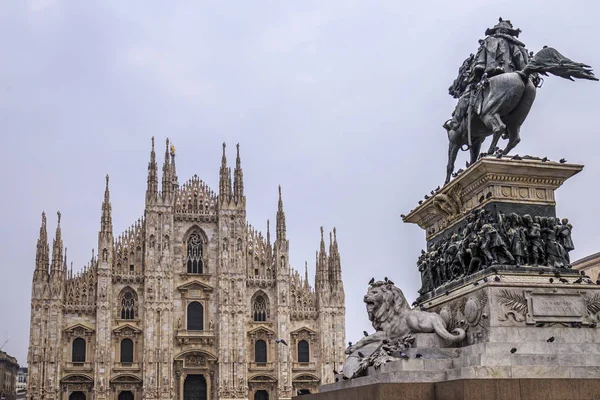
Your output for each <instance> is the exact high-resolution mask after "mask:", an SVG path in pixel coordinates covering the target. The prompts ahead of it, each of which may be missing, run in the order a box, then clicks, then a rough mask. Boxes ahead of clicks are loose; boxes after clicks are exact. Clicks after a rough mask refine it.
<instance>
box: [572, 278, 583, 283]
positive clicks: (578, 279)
mask: <svg viewBox="0 0 600 400" xmlns="http://www.w3.org/2000/svg"><path fill="white" fill-rule="evenodd" d="M581 282H583V278H577V279H576V280H575V282H573V283H581Z"/></svg>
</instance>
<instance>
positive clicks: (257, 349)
mask: <svg viewBox="0 0 600 400" xmlns="http://www.w3.org/2000/svg"><path fill="white" fill-rule="evenodd" d="M254 362H257V363H266V362H267V343H266V342H265V341H264V340H257V341H256V343H254Z"/></svg>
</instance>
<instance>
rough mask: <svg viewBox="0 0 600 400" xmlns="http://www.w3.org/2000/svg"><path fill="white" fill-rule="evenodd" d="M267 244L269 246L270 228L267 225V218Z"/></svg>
mask: <svg viewBox="0 0 600 400" xmlns="http://www.w3.org/2000/svg"><path fill="white" fill-rule="evenodd" d="M267 246H269V248H271V228H270V226H269V220H267Z"/></svg>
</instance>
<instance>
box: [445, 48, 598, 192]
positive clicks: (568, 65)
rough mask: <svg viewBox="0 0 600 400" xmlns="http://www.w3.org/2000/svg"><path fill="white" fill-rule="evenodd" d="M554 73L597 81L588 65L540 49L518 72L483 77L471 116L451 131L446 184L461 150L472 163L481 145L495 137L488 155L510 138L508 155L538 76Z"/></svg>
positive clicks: (531, 99) (470, 112)
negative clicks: (502, 139)
mask: <svg viewBox="0 0 600 400" xmlns="http://www.w3.org/2000/svg"><path fill="white" fill-rule="evenodd" d="M547 73H551V74H553V75H556V76H560V77H562V78H565V79H569V80H573V78H580V79H589V80H594V81H597V80H598V78H596V77H595V76H594V74H593V72H592V70H591V67H590V66H589V65H585V64H582V63H577V62H574V61H571V60H569V59H568V58H566V57H564V56H563V55H562V54H560V53H559V52H558V51H556V50H555V49H553V48H551V47H545V48H544V49H542V50H540V51H539V52H538V53H537V54H536V55H535V56H534V57H533V58H532V59H531V60H530V61H529V63H528V64H527V66H526V67H525V68H524V69H523V70H521V71H516V72H508V73H503V74H500V75H495V76H493V77H491V78H489V79H488V78H484V79H483V80H482V83H480V84H479V85H478V87H477V88H476V89H475V90H474V92H475V94H474V96H475V99H474V102H473V103H472V104H473V105H472V106H470V107H469V113H468V116H467V117H466V118H464V119H463V121H462V123H461V125H460V127H459V128H458V129H457V130H449V131H448V140H449V147H448V166H447V167H446V182H445V183H448V182H449V181H450V176H451V175H452V172H453V171H454V162H455V161H456V156H457V154H458V150H459V149H462V148H463V147H465V146H466V147H467V148H466V149H464V150H465V151H466V150H470V153H471V161H470V163H471V164H473V163H474V162H475V161H477V158H478V157H479V154H480V150H481V144H482V143H483V141H484V140H485V138H486V137H488V136H490V135H493V137H492V143H491V144H490V148H489V150H488V154H493V153H494V149H495V148H496V146H497V144H498V140H499V139H500V137H501V136H502V137H504V138H507V139H508V144H507V145H506V147H505V148H504V150H501V154H508V152H509V151H510V150H512V149H513V148H514V147H515V146H516V145H517V144H519V142H520V141H521V137H520V135H519V131H520V129H521V125H522V124H523V122H524V121H525V119H526V118H527V115H528V114H529V110H531V106H532V105H533V101H534V100H535V94H536V86H537V83H538V82H539V81H540V79H539V77H538V74H542V75H545V76H547Z"/></svg>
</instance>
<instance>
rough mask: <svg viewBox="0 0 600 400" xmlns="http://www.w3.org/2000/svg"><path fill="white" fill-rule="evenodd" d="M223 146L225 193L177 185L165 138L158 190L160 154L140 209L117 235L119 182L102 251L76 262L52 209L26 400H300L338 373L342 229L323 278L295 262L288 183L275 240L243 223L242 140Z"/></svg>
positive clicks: (321, 262) (43, 237)
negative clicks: (229, 149)
mask: <svg viewBox="0 0 600 400" xmlns="http://www.w3.org/2000/svg"><path fill="white" fill-rule="evenodd" d="M225 150H226V149H225V144H223V157H222V163H221V168H220V172H219V191H218V193H215V192H214V191H213V190H211V189H210V188H209V187H208V186H207V184H206V183H204V182H203V181H202V180H200V179H199V178H198V177H197V176H195V175H194V176H193V177H192V178H191V179H190V180H188V181H187V182H186V183H184V184H182V185H180V184H179V181H178V178H177V173H176V168H175V148H174V147H173V146H172V145H171V146H170V147H169V141H168V140H167V144H166V150H165V159H164V162H163V166H162V177H161V181H162V182H161V183H162V184H161V187H160V190H159V174H158V167H157V162H156V155H155V151H154V138H152V150H151V152H150V162H149V163H148V180H147V189H146V195H145V209H144V213H143V216H142V217H141V218H139V219H138V220H137V221H136V222H134V223H133V224H132V225H131V226H130V227H129V228H128V229H127V230H125V232H123V233H121V234H120V235H119V236H116V237H115V236H114V234H113V228H112V216H111V204H110V194H109V180H108V176H107V177H106V190H105V194H104V200H103V202H102V214H101V219H100V231H99V233H98V251H97V254H96V255H92V258H91V260H90V261H89V262H88V264H87V265H86V266H85V267H84V268H83V270H81V271H80V272H77V273H73V269H72V267H71V268H68V266H67V249H66V248H64V247H63V241H62V239H61V227H60V217H61V216H60V213H58V225H57V228H56V234H55V238H54V239H53V241H52V253H50V248H49V243H48V235H47V230H46V215H45V214H42V225H41V228H40V235H39V239H38V242H37V252H36V261H35V271H34V273H33V284H32V295H31V326H30V339H29V354H28V358H27V362H28V366H29V377H28V386H27V399H29V400H83V399H90V400H91V399H97V400H100V399H102V400H131V399H147V400H158V399H161V400H167V399H169V400H171V399H179V400H200V399H201V400H204V399H218V400H224V399H248V400H267V399H269V400H270V399H289V398H291V397H292V396H295V395H296V394H297V393H298V392H300V393H308V392H310V393H313V392H315V391H316V390H317V387H318V386H319V385H320V384H323V383H330V382H333V379H334V378H333V376H334V372H333V371H334V369H335V368H339V367H340V365H341V363H342V362H343V360H344V358H345V356H344V348H345V306H344V287H343V283H342V276H341V264H340V255H339V251H338V243H337V238H336V235H335V228H334V229H333V232H332V233H330V234H329V248H328V249H326V245H325V239H324V237H323V228H321V241H320V247H319V250H318V251H317V254H316V274H315V275H316V276H315V283H314V288H313V287H312V286H311V285H310V283H309V279H308V272H307V269H306V266H305V273H304V277H302V276H301V275H300V274H299V273H298V272H297V271H296V270H294V269H292V268H291V266H290V261H289V245H290V243H289V241H288V240H287V238H286V224H285V213H284V211H283V201H282V197H281V188H279V202H278V208H277V217H276V223H275V237H274V239H273V241H272V239H271V233H270V228H269V222H268V221H267V230H266V235H263V234H262V233H260V232H259V231H257V230H256V229H255V228H253V227H252V226H251V225H250V224H249V223H248V222H247V220H246V197H245V195H244V180H243V172H242V167H241V160H240V155H239V145H238V147H237V157H236V162H235V168H234V171H233V184H232V174H231V168H230V167H228V164H227V158H226V155H225V153H226V151H225Z"/></svg>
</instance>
